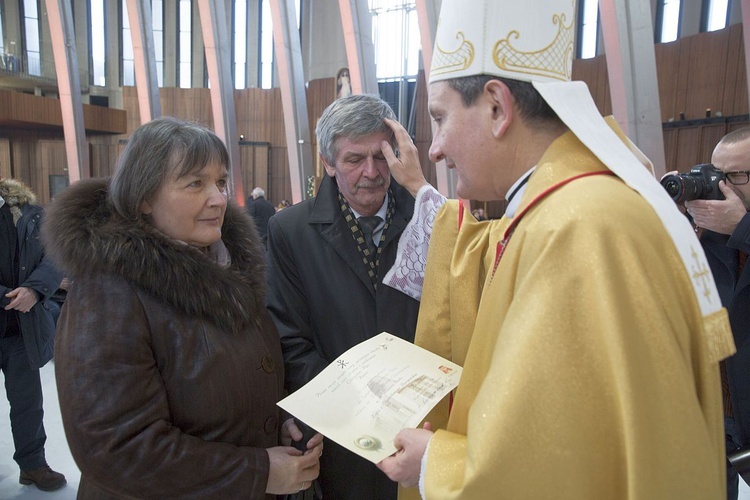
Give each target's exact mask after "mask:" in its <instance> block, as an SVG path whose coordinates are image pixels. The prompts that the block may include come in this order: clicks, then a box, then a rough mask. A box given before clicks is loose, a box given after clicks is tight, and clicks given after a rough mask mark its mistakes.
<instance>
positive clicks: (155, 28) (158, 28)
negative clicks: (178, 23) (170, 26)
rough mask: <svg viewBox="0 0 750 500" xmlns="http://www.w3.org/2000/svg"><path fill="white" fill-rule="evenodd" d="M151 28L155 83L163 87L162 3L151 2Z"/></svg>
mask: <svg viewBox="0 0 750 500" xmlns="http://www.w3.org/2000/svg"><path fill="white" fill-rule="evenodd" d="M151 27H152V32H153V37H154V58H155V59H156V82H157V85H159V87H161V86H163V85H164V2H163V0H151Z"/></svg>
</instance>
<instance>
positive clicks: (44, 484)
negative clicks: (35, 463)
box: [18, 464, 68, 491]
mask: <svg viewBox="0 0 750 500" xmlns="http://www.w3.org/2000/svg"><path fill="white" fill-rule="evenodd" d="M18 482H19V483H21V484H32V483H33V484H34V485H36V487H37V488H39V489H40V490H42V491H55V490H59V489H60V488H62V487H63V486H65V485H66V484H67V483H68V482H67V481H66V480H65V476H63V475H62V474H60V473H59V472H55V471H53V470H52V469H50V467H49V465H46V464H45V465H44V467H39V468H38V469H34V470H22V471H21V476H20V477H19V478H18Z"/></svg>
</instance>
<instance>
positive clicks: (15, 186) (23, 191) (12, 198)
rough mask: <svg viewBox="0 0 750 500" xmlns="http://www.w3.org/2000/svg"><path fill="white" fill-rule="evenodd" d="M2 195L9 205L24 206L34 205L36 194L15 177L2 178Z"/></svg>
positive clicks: (0, 185) (0, 186)
mask: <svg viewBox="0 0 750 500" xmlns="http://www.w3.org/2000/svg"><path fill="white" fill-rule="evenodd" d="M0 197H2V199H3V200H5V203H7V204H8V206H9V207H15V206H18V207H22V206H24V205H26V204H29V205H34V204H35V203H36V196H35V195H34V193H33V192H32V191H31V189H30V188H29V187H28V186H26V185H25V184H24V183H23V182H21V181H17V180H15V179H2V180H0Z"/></svg>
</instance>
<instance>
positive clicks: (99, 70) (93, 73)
mask: <svg viewBox="0 0 750 500" xmlns="http://www.w3.org/2000/svg"><path fill="white" fill-rule="evenodd" d="M105 8H106V6H105V5H104V0H89V26H90V29H89V30H88V31H89V82H90V83H91V84H92V85H99V86H102V87H103V86H105V85H107V72H106V67H107V66H106V50H105V47H106V46H107V44H106V43H102V40H101V39H100V37H101V34H102V33H105V26H106V24H105V22H104V19H105V10H104V9H105ZM95 38H96V39H95ZM104 38H105V39H106V35H105V37H104Z"/></svg>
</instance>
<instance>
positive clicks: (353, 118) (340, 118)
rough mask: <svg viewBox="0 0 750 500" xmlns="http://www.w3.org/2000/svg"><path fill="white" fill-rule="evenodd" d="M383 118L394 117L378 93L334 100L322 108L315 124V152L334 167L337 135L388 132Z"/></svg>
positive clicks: (361, 135)
mask: <svg viewBox="0 0 750 500" xmlns="http://www.w3.org/2000/svg"><path fill="white" fill-rule="evenodd" d="M384 118H390V119H391V120H395V119H396V115H395V114H394V113H393V110H392V109H391V107H390V106H389V105H388V103H387V102H385V101H384V100H383V99H381V98H380V97H379V96H377V95H373V94H355V95H351V96H348V97H342V98H340V99H336V100H335V101H333V103H331V104H330V105H329V106H328V107H327V108H326V109H325V111H323V115H322V116H321V117H320V120H319V121H318V126H317V127H315V135H317V137H318V154H320V156H321V157H322V158H323V159H324V160H325V161H326V162H327V163H328V164H329V165H330V166H333V165H334V164H335V162H336V155H337V154H338V148H337V147H336V141H337V140H338V139H339V137H352V138H358V137H364V136H367V135H371V134H377V133H381V132H391V128H390V127H389V126H388V125H386V123H385V121H383V119H384ZM391 140H392V139H391Z"/></svg>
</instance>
